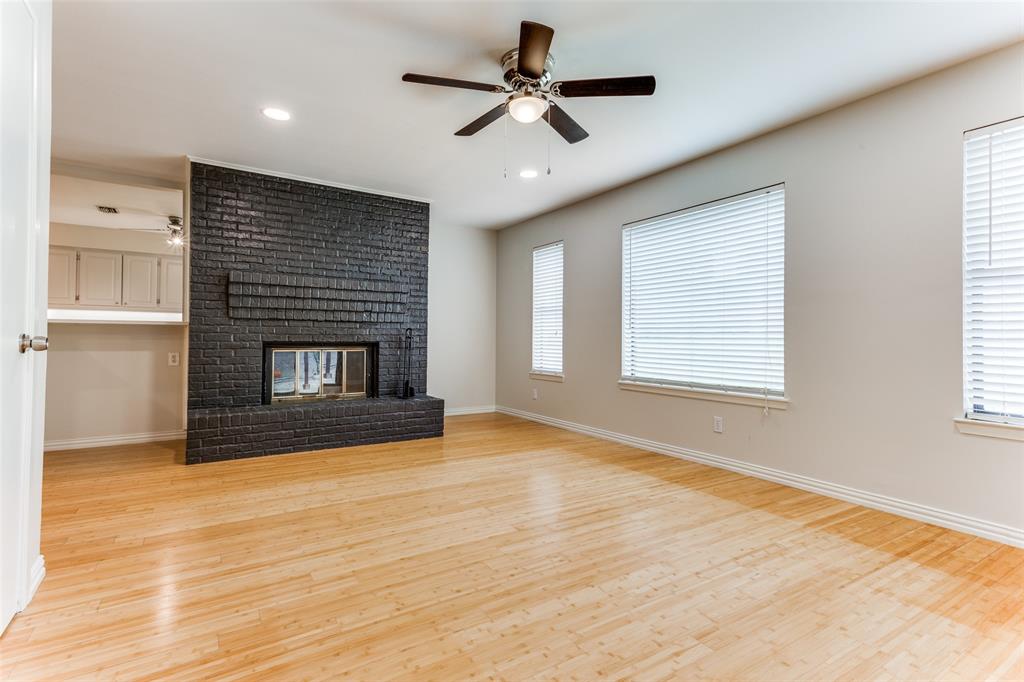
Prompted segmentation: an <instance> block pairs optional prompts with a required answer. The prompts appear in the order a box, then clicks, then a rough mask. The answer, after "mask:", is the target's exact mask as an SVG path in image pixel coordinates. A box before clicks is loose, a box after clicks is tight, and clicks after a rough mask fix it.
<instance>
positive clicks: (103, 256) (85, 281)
mask: <svg viewBox="0 0 1024 682" xmlns="http://www.w3.org/2000/svg"><path fill="white" fill-rule="evenodd" d="M78 304H79V305H91V306H103V307H110V306H115V305H116V306H119V305H121V253H120V252H118V251H90V250H87V249H82V250H81V251H79V252H78Z"/></svg>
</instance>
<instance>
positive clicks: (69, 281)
mask: <svg viewBox="0 0 1024 682" xmlns="http://www.w3.org/2000/svg"><path fill="white" fill-rule="evenodd" d="M77 260H78V251H76V250H75V249H69V248H67V247H64V246H51V247H50V267H49V282H50V284H49V287H47V288H48V290H49V304H50V307H51V308H66V307H67V306H69V305H74V304H75V294H76V293H77V289H78V286H77V285H78V263H77Z"/></svg>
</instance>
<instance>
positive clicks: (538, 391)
mask: <svg viewBox="0 0 1024 682" xmlns="http://www.w3.org/2000/svg"><path fill="white" fill-rule="evenodd" d="M539 397H540V389H539V388H535V389H533V399H534V400H536V399H537V398H539Z"/></svg>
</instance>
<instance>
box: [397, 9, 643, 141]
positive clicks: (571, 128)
mask: <svg viewBox="0 0 1024 682" xmlns="http://www.w3.org/2000/svg"><path fill="white" fill-rule="evenodd" d="M554 35H555V31H554V29H552V28H551V27H549V26H545V25H543V24H538V23H536V22H533V21H524V22H522V24H520V27H519V47H518V48H514V49H511V50H509V51H508V52H506V53H505V54H504V55H502V58H501V67H502V71H503V73H504V81H505V85H504V86H502V85H489V84H487V83H477V82H475V81H465V80H459V79H456V78H442V77H440V76H425V75H422V74H417V73H407V74H405V75H404V76H402V80H403V81H405V82H407V83H422V84H424V85H439V86H442V87H446V88H461V89H464V90H479V91H481V92H490V93H493V94H503V95H510V97H508V98H507V99H506V100H505V101H504V102H502V103H501V104H499V105H498V106H496V107H494V108H493V109H491V110H490V111H488V112H487V113H485V114H484V115H483V116H480V117H479V118H477V119H476V120H474V121H471V122H470V123H468V124H467V125H465V126H464V127H462V128H461V129H459V130H458V131H456V132H455V134H456V135H458V136H460V137H465V136H468V135H474V134H476V133H478V132H480V131H481V130H483V129H484V128H485V127H487V126H488V125H490V124H491V123H494V122H495V121H497V120H498V119H499V118H501V117H502V116H504V115H505V113H508V114H509V115H510V116H511V117H512V118H514V119H515V120H516V121H519V122H520V123H533V122H534V121H537V120H539V119H541V118H543V119H544V120H545V121H547V123H548V125H550V126H551V127H552V128H553V129H554V130H555V132H557V133H558V134H559V135H561V136H562V138H563V139H564V140H565V141H566V142H568V143H569V144H575V143H577V142H579V141H581V140H584V139H586V138H587V137H588V136H589V133H588V132H587V131H586V130H584V129H583V127H582V126H580V124H578V123H577V122H576V121H575V120H573V118H572V117H571V116H569V114H568V113H566V112H565V110H564V109H562V108H561V107H559V106H557V105H556V104H555V103H554V102H553V101H551V99H550V98H551V97H560V98H571V97H623V96H626V97H635V96H644V95H653V94H654V88H655V85H656V83H655V80H654V76H625V77H621V78H589V79H584V80H572V81H556V82H552V81H551V69H552V68H554V64H555V59H554V57H553V56H552V55H551V52H550V48H551V40H552V38H553V37H554Z"/></svg>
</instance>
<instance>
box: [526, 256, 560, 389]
mask: <svg viewBox="0 0 1024 682" xmlns="http://www.w3.org/2000/svg"><path fill="white" fill-rule="evenodd" d="M562 252H563V249H562V242H556V243H554V244H548V245H547V246H540V247H537V248H536V249H534V250H533V365H532V370H531V371H532V372H533V373H535V374H547V375H551V376H561V375H562Z"/></svg>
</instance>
